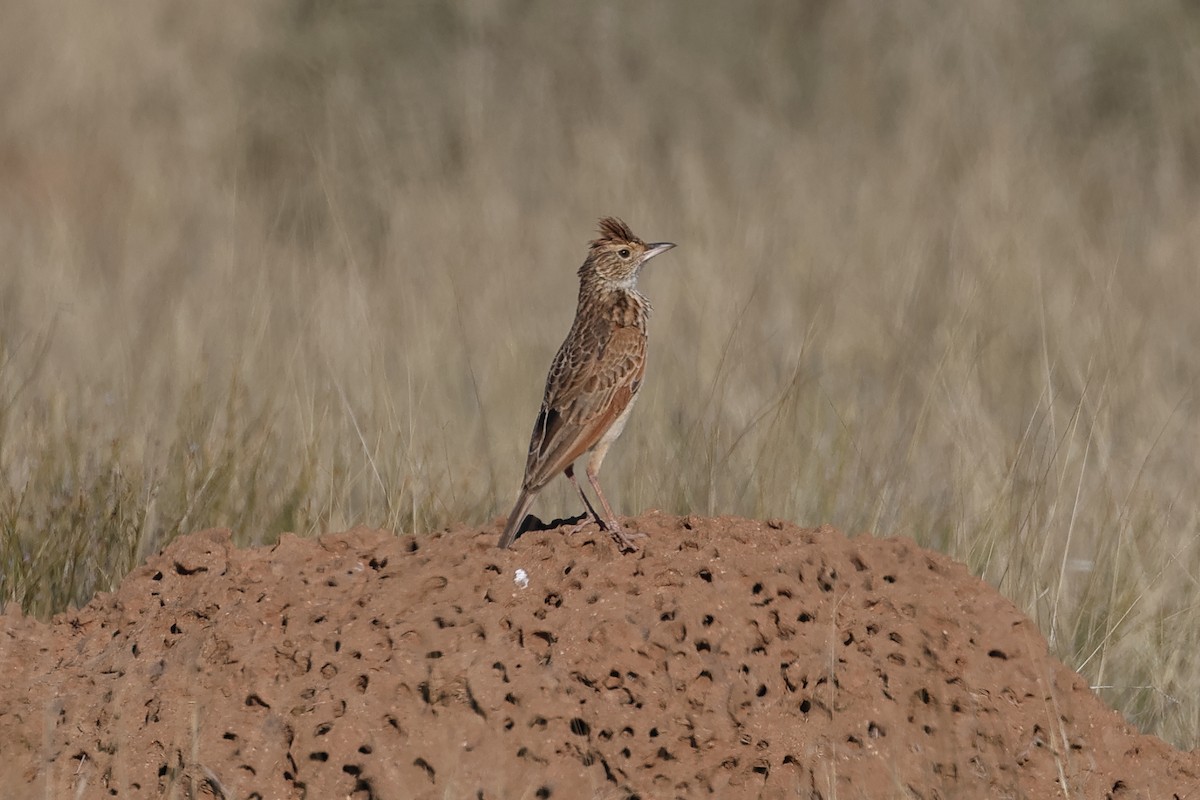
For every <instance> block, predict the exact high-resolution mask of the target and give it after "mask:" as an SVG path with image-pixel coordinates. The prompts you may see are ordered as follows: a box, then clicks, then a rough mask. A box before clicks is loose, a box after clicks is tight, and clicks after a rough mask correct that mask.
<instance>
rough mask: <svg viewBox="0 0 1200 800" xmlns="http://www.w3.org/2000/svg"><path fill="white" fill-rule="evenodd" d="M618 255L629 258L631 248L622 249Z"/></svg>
mask: <svg viewBox="0 0 1200 800" xmlns="http://www.w3.org/2000/svg"><path fill="white" fill-rule="evenodd" d="M617 255H619V256H620V257H621V258H629V248H628V247H622V248H621V249H620V250H618V251H617Z"/></svg>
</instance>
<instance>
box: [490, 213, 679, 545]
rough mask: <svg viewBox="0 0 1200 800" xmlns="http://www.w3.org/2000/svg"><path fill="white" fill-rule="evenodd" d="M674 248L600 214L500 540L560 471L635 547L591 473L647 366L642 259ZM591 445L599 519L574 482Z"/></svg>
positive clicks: (504, 541) (506, 540)
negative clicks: (518, 490) (644, 238)
mask: <svg viewBox="0 0 1200 800" xmlns="http://www.w3.org/2000/svg"><path fill="white" fill-rule="evenodd" d="M672 247H674V245H673V244H670V243H669V242H663V243H658V244H646V243H645V242H643V241H642V240H641V239H639V238H638V237H637V236H636V235H635V234H634V233H633V231H631V230H630V229H629V226H628V225H626V224H625V223H624V222H622V221H621V220H619V219H616V218H613V217H605V218H604V219H602V220H600V237H599V238H598V239H595V240H593V241H592V242H591V245H590V247H589V249H588V255H587V258H586V259H585V260H584V262H583V266H581V267H580V268H579V306H578V308H577V310H576V312H575V322H574V324H572V325H571V330H570V332H569V333H568V334H567V338H566V340H564V341H563V343H562V346H561V347H560V348H559V349H558V354H557V355H556V356H555V357H554V362H553V363H552V364H551V366H550V373H549V375H548V376H547V377H546V392H545V395H544V397H543V400H542V408H541V411H540V413H539V414H538V418H537V422H536V423H535V424H534V427H533V436H532V438H531V441H530V444H529V457H528V459H527V461H526V463H525V480H524V481H523V482H522V485H521V494H520V496H519V497H518V498H517V503H516V505H515V506H514V507H513V511H512V514H510V515H509V519H508V524H507V525H505V528H504V533H503V535H502V536H501V537H500V547H508V546H509V545H510V544H512V542H513V540H514V539H515V538H516V536H517V533H518V529H519V528H520V525H521V523H522V522H523V521H524V518H525V514H526V512H528V510H529V507H530V505H532V503H533V498H534V497H535V496H536V494H537V493H538V492H539V491H541V489H542V488H543V487H544V486H545V485H546V484H547V483H549V482H550V479H551V478H553V477H554V476H555V475H558V474H559V473H560V472H561V473H565V474H566V475H567V477H568V478H569V479H570V480H571V482H572V484H574V485H575V488H576V489H579V494H580V496H581V497H582V498H583V501H584V503H585V504H586V505H587V508H588V511H589V512H591V513H592V516H593V517H596V519H597V521H598V522H599V523H600V524H601V525H602V526H603V527H605V528H607V529H608V530H609V532H610V533H611V534H612V536H613V538H614V539H616V540H617V543H618V545H619V546H620V547H621V548H622V549H624V550H633V549H636V548H635V547H634V545H633V543H632V541H631V540H630V539H629V537H628V536H627V535H626V534H625V533H624V532H623V531H622V530H621V528H620V525H619V524H618V523H617V521H616V518H615V516H614V515H613V513H612V509H611V508H610V507H609V505H608V501H607V500H606V499H605V497H604V493H603V492H602V491H601V490H600V484H599V482H598V480H597V478H596V475H597V473H598V472H599V470H600V465H601V463H602V462H603V460H604V456H605V454H606V453H607V451H608V447H609V445H611V444H612V442H613V440H615V439H616V437H617V436H619V435H620V433H621V430H622V429H623V428H624V426H625V421H626V419H627V418H628V414H629V410H630V409H631V408H632V406H633V401H634V400H635V399H636V398H637V393H638V390H639V389H640V388H641V385H642V377H643V375H644V374H645V371H646V322H647V320H648V319H649V316H650V303H649V301H647V300H646V298H645V297H643V296H642V295H641V293H639V292H638V291H637V277H638V273H639V272H640V271H641V269H642V267H643V266H644V265H645V263H646V262H647V261H649V260H650V259H651V258H653V257H654V256H656V255H659V254H660V253H664V252H666V251H667V250H669V249H671V248H672ZM588 451H591V452H592V457H591V458H590V459H589V461H588V465H587V475H588V480H589V481H590V482H591V484H592V488H593V489H595V491H596V495H597V496H598V497H599V499H600V502H601V505H602V506H603V507H604V510H605V512H606V516H607V518H606V519H600V518H599V516H598V515H597V514H596V513H595V511H594V510H593V509H592V507H591V504H590V503H588V500H587V496H586V495H584V493H583V491H582V489H580V488H579V484H578V483H577V482H576V481H575V476H574V472H573V465H574V463H575V460H576V459H578V458H579V457H580V456H581V455H583V454H584V453H586V452H588Z"/></svg>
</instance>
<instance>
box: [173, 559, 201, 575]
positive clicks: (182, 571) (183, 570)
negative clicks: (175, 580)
mask: <svg viewBox="0 0 1200 800" xmlns="http://www.w3.org/2000/svg"><path fill="white" fill-rule="evenodd" d="M175 572H176V574H178V575H195V574H196V573H198V572H208V567H205V566H199V567H185V566H184V565H183V564H180V563H179V562H178V561H176V562H175Z"/></svg>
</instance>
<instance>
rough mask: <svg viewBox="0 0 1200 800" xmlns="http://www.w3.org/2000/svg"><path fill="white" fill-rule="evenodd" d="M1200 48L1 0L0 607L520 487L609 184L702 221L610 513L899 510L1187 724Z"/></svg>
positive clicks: (1199, 581) (1142, 38)
mask: <svg viewBox="0 0 1200 800" xmlns="http://www.w3.org/2000/svg"><path fill="white" fill-rule="evenodd" d="M1198 43H1200V6H1197V4H1196V3H1194V2H1185V1H1184V0H1146V1H1145V2H1142V3H1136V4H1134V3H1125V2H1117V1H1116V0H1063V2H1059V3H1054V4H1045V3H1041V2H1036V0H1004V2H1001V0H973V2H969V3H937V2H934V3H928V2H924V3H922V2H913V1H912V0H898V1H897V2H889V3H873V2H867V0H811V1H810V2H789V1H788V0H777V1H776V2H771V1H770V0H755V1H754V2H745V3H740V4H737V6H736V8H735V7H734V5H733V4H721V3H707V2H702V3H697V2H690V1H688V0H664V1H663V2H658V3H655V4H646V3H636V2H632V1H630V2H620V3H604V4H569V3H552V2H527V1H520V0H509V1H507V2H503V1H501V0H496V1H495V2H462V3H442V2H406V3H384V2H377V1H372V0H336V1H335V0H264V1H263V2H258V3H241V2H233V0H207V1H206V2H204V3H191V2H185V1H184V0H160V1H159V2H154V3H151V2H145V1H144V0H142V1H139V0H108V2H106V3H104V4H102V5H97V4H94V3H84V2H67V1H66V0H64V1H63V2H48V3H19V2H15V3H14V2H10V3H3V4H0V104H2V107H3V108H4V114H3V115H2V116H0V253H3V256H2V259H3V260H2V262H0V470H2V481H0V600H2V601H16V602H18V603H20V604H21V605H22V606H23V607H24V608H25V609H26V610H27V611H29V612H30V613H34V614H38V615H41V616H46V615H49V614H51V613H53V612H56V611H58V610H61V609H63V608H64V607H66V606H67V605H69V604H79V603H83V602H86V600H87V599H88V598H89V597H90V596H91V595H92V594H93V593H94V592H96V591H98V590H104V589H108V588H111V587H112V586H114V585H115V583H116V582H118V581H119V580H120V579H121V577H122V576H123V575H124V573H125V572H126V571H127V570H129V569H130V568H131V567H132V566H134V565H135V564H136V563H137V562H138V561H139V560H140V559H141V558H142V557H143V556H144V555H145V554H146V553H148V552H150V551H152V550H154V549H156V548H159V547H161V546H162V545H163V544H164V543H165V542H166V541H167V540H169V539H170V538H171V537H172V536H174V535H176V534H178V533H181V532H188V531H191V530H194V529H198V528H203V527H207V526H213V525H227V526H230V527H232V528H234V529H235V530H237V531H239V532H240V535H241V536H242V541H243V543H252V542H262V541H271V540H273V539H274V538H275V537H277V535H278V534H279V533H280V532H281V531H284V530H295V531H299V532H307V533H315V532H320V531H324V530H328V529H339V528H344V527H346V526H349V525H351V524H354V523H358V522H363V523H368V524H372V525H378V526H384V527H389V528H394V529H397V530H400V529H403V530H413V531H423V530H428V529H431V528H437V527H440V526H444V525H448V524H450V523H452V522H456V521H468V522H471V523H474V524H485V523H487V522H489V521H490V520H493V519H494V518H495V517H497V516H499V515H501V514H505V513H507V511H508V510H509V504H510V503H511V501H512V499H513V497H514V495H515V492H516V489H517V487H518V484H519V482H520V478H521V471H522V468H523V465H524V454H525V447H526V445H527V442H528V435H529V430H530V427H531V425H532V422H533V417H534V415H535V413H536V409H537V406H538V402H539V401H540V397H541V390H542V381H543V379H544V376H545V370H546V368H547V366H548V364H549V361H550V359H551V357H552V355H553V353H554V350H555V349H556V348H557V346H558V344H559V342H560V341H561V338H562V336H563V335H564V334H565V332H566V330H567V328H568V326H569V324H570V319H571V317H572V315H573V312H574V301H575V292H576V278H575V269H576V268H577V266H578V264H579V263H580V261H581V260H582V257H583V254H584V248H585V244H586V242H587V240H588V239H590V238H591V237H592V232H593V230H594V226H595V221H596V218H597V217H599V216H601V215H605V214H615V215H618V216H621V217H623V218H625V219H626V220H627V221H628V222H630V224H631V225H632V226H633V228H634V230H636V231H638V232H639V233H640V234H641V235H643V236H644V237H645V238H647V239H656V240H657V239H667V240H671V241H675V242H678V243H679V244H680V248H679V249H678V250H676V251H675V252H673V253H671V254H670V255H669V256H667V257H665V258H663V259H661V260H660V261H656V262H654V264H653V265H652V267H651V268H650V269H649V270H648V271H647V272H646V273H645V275H644V276H643V281H642V289H643V291H644V293H645V294H647V295H648V296H649V297H650V298H651V300H652V301H653V302H654V304H655V309H656V311H655V315H654V318H653V319H652V323H651V324H652V330H651V359H652V360H651V363H650V370H649V373H648V380H647V384H646V388H645V390H644V391H643V393H642V394H643V396H642V400H641V402H640V403H639V407H638V409H637V413H636V414H634V415H633V417H632V419H631V423H630V425H629V428H628V429H627V431H626V433H625V436H624V437H623V439H622V441H621V443H620V444H619V445H618V446H617V447H616V448H614V451H613V453H612V454H611V455H610V457H609V460H608V462H607V463H606V468H605V476H606V485H607V486H609V487H611V488H610V489H609V493H610V496H611V497H613V499H614V500H615V501H616V503H617V505H618V506H619V508H620V509H621V510H623V511H624V512H626V513H636V512H639V511H642V510H645V509H647V508H650V507H656V508H661V509H663V510H666V511H669V512H679V513H685V512H697V513H702V514H717V513H732V514H740V515H745V516H752V517H786V518H790V519H793V520H796V521H797V522H800V523H802V524H814V525H815V524H818V523H822V522H831V523H833V524H835V525H837V526H839V527H841V528H843V529H846V530H849V531H870V532H874V533H878V534H881V535H884V534H903V535H908V536H913V537H915V538H916V539H917V540H918V541H920V542H921V543H923V544H925V545H927V546H930V547H935V548H937V549H940V550H943V551H946V552H948V553H950V554H952V555H954V556H955V557H956V558H959V559H961V560H963V561H965V562H967V563H968V564H969V565H970V567H971V568H972V569H973V570H974V571H975V572H977V573H978V574H980V575H982V576H983V577H985V578H986V579H987V580H988V581H990V582H991V583H993V584H994V585H996V586H998V587H999V588H1000V589H1001V590H1002V591H1003V592H1004V593H1005V594H1007V595H1008V596H1009V597H1011V598H1013V599H1014V600H1015V601H1016V602H1017V603H1018V604H1020V605H1021V606H1022V607H1023V608H1024V609H1026V610H1027V611H1028V613H1030V614H1031V615H1032V616H1033V617H1034V618H1035V619H1036V620H1037V621H1038V623H1039V625H1040V626H1041V628H1042V630H1043V631H1045V632H1046V634H1047V636H1048V637H1049V638H1050V640H1051V644H1052V647H1053V649H1054V651H1055V652H1056V653H1057V654H1058V655H1059V656H1060V657H1061V658H1062V659H1063V660H1064V661H1066V662H1067V663H1068V664H1070V665H1071V666H1073V667H1075V668H1077V669H1079V670H1080V671H1081V672H1082V673H1083V674H1084V675H1085V676H1087V677H1088V679H1089V680H1090V681H1091V682H1092V684H1093V685H1096V686H1100V687H1105V688H1102V689H1100V692H1101V693H1102V694H1103V695H1104V696H1105V698H1106V699H1107V700H1108V701H1109V702H1110V703H1112V704H1113V705H1114V706H1115V707H1117V708H1118V709H1120V710H1121V711H1122V712H1123V713H1125V714H1126V715H1127V716H1128V717H1129V718H1130V719H1131V720H1132V721H1134V722H1135V723H1136V724H1138V725H1139V726H1140V727H1142V728H1143V729H1144V730H1147V731H1150V732H1154V733H1157V734H1159V735H1161V736H1163V737H1165V738H1166V739H1168V740H1169V741H1171V742H1173V743H1175V744H1177V745H1181V746H1185V747H1194V746H1196V745H1197V744H1198V743H1200V701H1198V700H1197V698H1198V697H1200V671H1197V669H1196V666H1195V663H1196V662H1195V654H1196V653H1197V652H1200V496H1198V494H1197V487H1200V466H1198V458H1197V453H1200V413H1198V412H1200V403H1198V400H1197V382H1198V381H1200V308H1198V306H1197V298H1198V297H1200V44H1198ZM561 483H564V484H565V482H561ZM576 510H577V509H576V508H575V502H573V501H572V499H571V495H570V491H569V487H567V486H555V487H553V488H552V489H551V490H548V491H547V492H546V493H545V494H544V496H543V498H542V499H541V500H540V501H539V504H538V506H537V508H536V509H535V512H536V513H538V514H539V515H540V516H542V517H543V518H547V519H548V518H550V517H551V516H554V515H558V514H569V513H574V512H575V511H576Z"/></svg>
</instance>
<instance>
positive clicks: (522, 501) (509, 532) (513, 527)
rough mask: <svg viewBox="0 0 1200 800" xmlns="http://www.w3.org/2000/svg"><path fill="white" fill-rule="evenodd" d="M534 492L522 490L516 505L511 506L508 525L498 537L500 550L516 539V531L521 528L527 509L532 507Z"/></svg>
mask: <svg viewBox="0 0 1200 800" xmlns="http://www.w3.org/2000/svg"><path fill="white" fill-rule="evenodd" d="M535 495H536V492H531V491H529V490H528V489H522V490H521V494H520V496H519V497H518V498H517V504H516V505H514V506H513V510H512V513H511V514H509V515H508V523H507V524H506V525H505V526H504V533H502V534H501V535H500V549H501V550H505V549H507V548H508V546H509V545H510V544H512V543H513V540H514V539H516V538H517V531H518V530H520V528H521V523H522V522H524V521H525V515H526V514H527V513H529V507H530V506H531V505H533V498H534V497H535Z"/></svg>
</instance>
